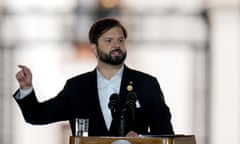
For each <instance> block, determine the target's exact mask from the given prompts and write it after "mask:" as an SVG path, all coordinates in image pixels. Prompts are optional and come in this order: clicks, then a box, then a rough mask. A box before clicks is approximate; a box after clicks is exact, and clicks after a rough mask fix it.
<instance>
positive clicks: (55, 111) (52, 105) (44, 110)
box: [13, 86, 70, 124]
mask: <svg viewBox="0 0 240 144" xmlns="http://www.w3.org/2000/svg"><path fill="white" fill-rule="evenodd" d="M18 93H19V90H17V91H16V92H15V94H14V95H13V97H14V98H15V100H16V102H17V104H18V105H19V107H20V109H21V111H22V114H23V117H24V119H25V121H26V122H28V123H31V124H48V123H52V122H56V121H62V120H67V118H68V117H69V116H68V115H69V114H70V113H69V109H70V104H69V98H68V96H67V86H65V87H64V89H63V90H62V91H61V92H60V93H59V94H58V95H57V96H56V97H54V98H52V99H49V100H47V101H44V102H39V101H38V100H37V97H36V95H35V91H34V90H33V91H32V92H31V93H30V94H29V95H27V96H26V97H24V98H23V99H16V95H17V94H18Z"/></svg>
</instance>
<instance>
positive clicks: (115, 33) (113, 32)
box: [100, 26, 124, 38]
mask: <svg viewBox="0 0 240 144" xmlns="http://www.w3.org/2000/svg"><path fill="white" fill-rule="evenodd" d="M101 37H124V34H123V31H122V29H121V28H120V27H118V26H116V27H113V28H111V29H109V30H108V31H106V32H105V33H104V34H102V36H100V38H101Z"/></svg>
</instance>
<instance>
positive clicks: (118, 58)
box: [97, 48, 127, 65]
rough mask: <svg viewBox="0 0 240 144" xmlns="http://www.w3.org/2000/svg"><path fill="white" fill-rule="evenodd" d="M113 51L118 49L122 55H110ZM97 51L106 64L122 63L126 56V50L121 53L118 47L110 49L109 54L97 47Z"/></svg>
mask: <svg viewBox="0 0 240 144" xmlns="http://www.w3.org/2000/svg"><path fill="white" fill-rule="evenodd" d="M114 51H118V52H120V53H121V54H122V56H114V57H112V56H111V53H112V52H114ZM97 53H98V56H99V59H100V60H101V61H102V62H104V63H107V64H111V65H119V64H123V62H124V60H125V59H126V56H127V52H125V53H123V52H122V51H121V50H120V49H115V50H112V51H110V53H109V54H106V53H104V52H103V51H101V50H100V49H99V48H97Z"/></svg>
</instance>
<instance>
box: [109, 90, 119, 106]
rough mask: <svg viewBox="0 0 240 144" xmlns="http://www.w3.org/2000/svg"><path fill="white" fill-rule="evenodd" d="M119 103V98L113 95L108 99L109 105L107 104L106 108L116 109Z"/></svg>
mask: <svg viewBox="0 0 240 144" xmlns="http://www.w3.org/2000/svg"><path fill="white" fill-rule="evenodd" d="M119 102H120V97H119V95H118V94H116V93H113V94H112V95H111V96H110V98H109V103H108V107H109V108H110V109H113V108H114V107H118V105H119Z"/></svg>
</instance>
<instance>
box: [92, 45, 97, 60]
mask: <svg viewBox="0 0 240 144" xmlns="http://www.w3.org/2000/svg"><path fill="white" fill-rule="evenodd" d="M91 51H92V52H93V54H94V55H95V56H96V57H97V45H96V44H91Z"/></svg>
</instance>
